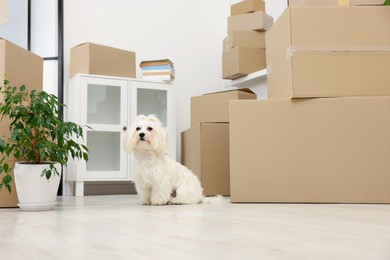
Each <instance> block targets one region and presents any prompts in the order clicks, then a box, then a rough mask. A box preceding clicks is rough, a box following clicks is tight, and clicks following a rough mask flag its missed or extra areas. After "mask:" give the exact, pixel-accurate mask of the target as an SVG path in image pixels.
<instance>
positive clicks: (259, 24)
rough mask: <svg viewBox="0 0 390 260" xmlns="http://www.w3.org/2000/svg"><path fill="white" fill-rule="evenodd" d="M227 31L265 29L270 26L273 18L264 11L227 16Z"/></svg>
mask: <svg viewBox="0 0 390 260" xmlns="http://www.w3.org/2000/svg"><path fill="white" fill-rule="evenodd" d="M227 19H228V21H227V23H228V32H230V31H234V30H237V31H240V30H241V31H266V30H268V29H269V28H271V26H272V24H273V21H274V20H273V18H272V17H271V16H269V15H268V14H266V13H265V12H264V11H257V12H253V13H247V14H239V15H234V16H229V17H228V18H227Z"/></svg>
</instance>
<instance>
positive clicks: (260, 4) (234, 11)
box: [230, 0, 265, 15]
mask: <svg viewBox="0 0 390 260" xmlns="http://www.w3.org/2000/svg"><path fill="white" fill-rule="evenodd" d="M255 11H265V2H264V1H263V0H244V1H241V2H238V3H236V4H233V5H231V6H230V14H231V15H239V14H245V13H251V12H255Z"/></svg>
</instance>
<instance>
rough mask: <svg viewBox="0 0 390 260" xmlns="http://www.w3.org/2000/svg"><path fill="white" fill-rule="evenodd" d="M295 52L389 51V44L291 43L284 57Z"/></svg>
mask: <svg viewBox="0 0 390 260" xmlns="http://www.w3.org/2000/svg"><path fill="white" fill-rule="evenodd" d="M296 52H390V45H382V46H374V45H292V46H289V47H287V48H286V58H287V59H289V58H291V57H292V56H293V55H294V53H296Z"/></svg>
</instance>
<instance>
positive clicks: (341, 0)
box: [339, 0, 349, 6]
mask: <svg viewBox="0 0 390 260" xmlns="http://www.w3.org/2000/svg"><path fill="white" fill-rule="evenodd" d="M339 6H349V0H339Z"/></svg>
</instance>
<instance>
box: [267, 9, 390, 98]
mask: <svg viewBox="0 0 390 260" xmlns="http://www.w3.org/2000/svg"><path fill="white" fill-rule="evenodd" d="M330 17H331V19H330ZM362 17H364V19H362ZM389 20H390V8H388V7H387V6H380V7H376V6H367V7H361V6H360V7H356V6H355V7H347V8H340V7H330V6H326V7H314V6H292V7H289V8H287V9H286V11H285V12H284V13H283V14H282V15H281V16H280V17H279V19H278V21H277V22H276V23H275V24H274V25H273V26H272V28H271V29H270V30H269V31H268V32H267V34H266V45H267V49H266V53H267V73H268V75H267V85H268V96H269V98H290V97H296V98H300V97H303V98H305V97H340V96H378V95H390V87H389V82H390V73H388V69H387V66H385V64H390V49H389V46H390V26H388V21H389Z"/></svg>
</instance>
